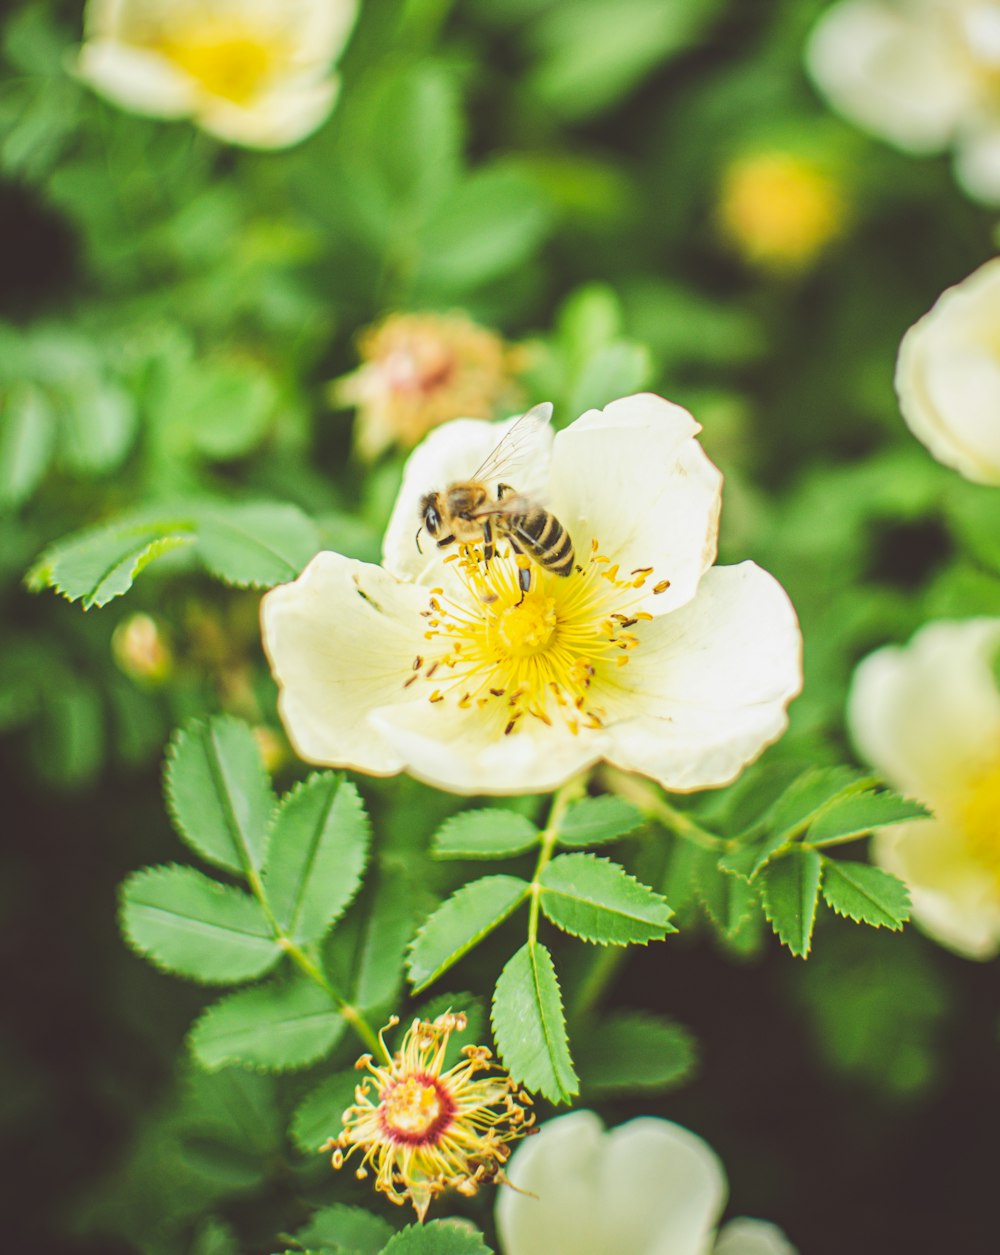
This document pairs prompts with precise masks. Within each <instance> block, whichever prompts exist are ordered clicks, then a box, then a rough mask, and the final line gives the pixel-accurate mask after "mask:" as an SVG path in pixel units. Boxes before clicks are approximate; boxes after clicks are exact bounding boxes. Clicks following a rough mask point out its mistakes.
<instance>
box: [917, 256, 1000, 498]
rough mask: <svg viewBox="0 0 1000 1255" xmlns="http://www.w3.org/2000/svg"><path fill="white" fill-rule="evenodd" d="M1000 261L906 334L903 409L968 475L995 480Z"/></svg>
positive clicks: (946, 459)
mask: <svg viewBox="0 0 1000 1255" xmlns="http://www.w3.org/2000/svg"><path fill="white" fill-rule="evenodd" d="M998 321H1000V258H998V259H995V260H993V261H991V262H987V263H986V265H985V266H981V267H980V268H979V269H978V270H977V271H975V273H974V274H972V275H970V276H969V278H968V279H966V280H965V281H964V282H962V283H960V284H958V285H957V286H955V287H953V288H949V289H948V291H947V292H945V293H944V294H943V295H942V296H941V297H940V298H939V300H938V301H937V302H936V304H935V305H934V307H933V308H932V309H931V310H930V311H929V312H928V313H927V314H925V315H924V317H923V318H921V319H920V321H919V322H917V323H916V324H915V325H914V326H913V327H911V328H910V330H909V331H908V332H907V333H906V335H905V336H904V337H903V342H902V344H901V345H900V349H899V359H898V362H897V364H896V391H897V393H898V394H899V404H900V409H901V410H902V412H903V417H904V418H905V419H906V421H907V423H908V424H909V426H910V429H911V430H912V431H913V433H914V435H915V436H916V437H917V438H918V439H919V440H921V441H922V442H923V443H924V444H925V445H926V446H927V447H928V449H930V451H931V453H933V455H934V456H935V457H936V458H937V459H938V461H940V462H943V463H944V464H945V465H946V466H952V467H954V468H955V469H956V470H958V471H960V472H961V473H962V474H963V475H965V476H966V478H968V479H972V480H976V481H978V482H981V483H989V484H1000V344H998V342H997V338H996V331H995V329H996V326H997V324H998Z"/></svg>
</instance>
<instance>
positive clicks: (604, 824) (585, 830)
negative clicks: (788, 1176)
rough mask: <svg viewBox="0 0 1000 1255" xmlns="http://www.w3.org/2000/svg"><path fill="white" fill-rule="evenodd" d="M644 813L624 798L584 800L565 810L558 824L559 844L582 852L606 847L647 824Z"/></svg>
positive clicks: (607, 796)
mask: <svg viewBox="0 0 1000 1255" xmlns="http://www.w3.org/2000/svg"><path fill="white" fill-rule="evenodd" d="M644 822H645V821H644V819H643V815H642V812H641V811H640V810H639V808H638V807H636V806H633V805H632V803H631V802H626V800H625V799H624V798H623V797H616V796H615V795H614V794H613V793H607V794H605V795H604V796H603V797H583V798H580V800H579V801H577V802H573V803H572V804H571V805H570V806H568V807H567V808H566V812H565V814H564V815H563V817H562V819H561V820H560V821H559V828H558V830H557V832H556V841H557V842H558V843H559V845H565V846H569V847H570V848H571V849H572V848H579V847H580V846H586V845H604V844H605V843H606V842H608V841H616V840H617V839H618V838H619V837H624V836H625V835H626V833H629V832H634V831H635V829H636V828H639V827H641V826H642V824H643V823H644Z"/></svg>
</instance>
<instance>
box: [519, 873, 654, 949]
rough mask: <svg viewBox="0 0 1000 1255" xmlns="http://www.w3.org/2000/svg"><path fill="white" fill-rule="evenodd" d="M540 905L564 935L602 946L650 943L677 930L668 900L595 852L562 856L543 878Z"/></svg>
mask: <svg viewBox="0 0 1000 1255" xmlns="http://www.w3.org/2000/svg"><path fill="white" fill-rule="evenodd" d="M541 886H542V890H543V892H542V897H541V907H542V910H543V911H544V912H545V915H546V917H547V918H548V919H550V920H551V921H552V923H553V924H555V925H556V927H558V928H561V929H563V931H564V932H568V933H572V934H573V936H574V937H582V938H583V939H584V941H595V942H598V943H599V944H600V945H614V946H625V945H628V944H629V943H636V944H638V945H645V944H646V943H647V942H649V941H662V939H663V938H664V937H665V936H666V935H667V933H672V932H676V931H677V930H676V929H675V928H674V926H673V925H672V924H671V923H670V917H671V916H672V915H673V911H672V910H671V909H670V907H669V906H668V905H667V901H666V899H665V898H663V897H661V896H660V894H658V893H654V892H653V890H652V889H650V888H649V887H648V886H647V885H644V884H642V883H640V881H638V880H636V879H635V877H634V876H630V875H629V874H628V873H627V872H626V871H625V869H624V868H622V867H619V866H618V864H617V863H612V862H611V861H610V859H605V858H598V857H597V855H596V854H562V855H560V856H559V857H558V858H556V859H553V861H552V862H551V863H549V865H548V867H546V868H545V870H544V871H543V872H542V876H541Z"/></svg>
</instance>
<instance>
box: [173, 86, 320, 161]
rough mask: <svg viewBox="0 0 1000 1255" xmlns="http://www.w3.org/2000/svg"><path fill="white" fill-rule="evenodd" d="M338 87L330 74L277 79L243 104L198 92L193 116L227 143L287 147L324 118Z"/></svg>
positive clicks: (256, 146)
mask: <svg viewBox="0 0 1000 1255" xmlns="http://www.w3.org/2000/svg"><path fill="white" fill-rule="evenodd" d="M338 87H339V83H338V80H337V79H336V77H335V76H333V75H331V76H329V77H327V78H325V79H323V80H322V81H320V82H310V81H308V80H305V79H303V80H302V81H300V82H295V83H279V84H277V85H276V86H275V87H274V89H273V90H272V91H269V92H268V93H267V94H266V95H264V96H259V97H257V98H255V99H254V100H252V101H249V102H248V103H247V104H246V105H238V104H235V103H234V102H233V101H231V100H224V99H222V98H221V97H219V96H210V95H208V94H207V93H202V95H201V99H200V101H199V105H198V108H197V110H196V111H195V116H196V118H197V120H198V122H199V124H200V125H201V126H202V127H203V128H204V129H205V130H206V131H209V132H210V133H211V134H212V135H216V136H218V137H219V139H223V140H225V141H226V142H227V143H230V144H242V145H243V146H244V147H246V148H287V147H288V146H289V145H291V144H297V143H298V142H299V141H300V140H303V139H305V138H306V136H307V135H311V134H312V132H313V131H315V130H316V128H317V127H319V126H321V125H322V123H323V122H325V121H326V119H327V117H328V116H329V113H330V110H331V109H332V108H333V104H334V101H335V99H336V96H337V90H338Z"/></svg>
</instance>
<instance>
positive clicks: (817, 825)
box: [806, 790, 930, 845]
mask: <svg viewBox="0 0 1000 1255" xmlns="http://www.w3.org/2000/svg"><path fill="white" fill-rule="evenodd" d="M929 813H930V812H929V811H928V810H927V807H926V806H923V805H922V804H921V803H920V802H914V801H911V800H909V799H908V798H903V797H900V796H899V795H898V794H896V793H892V792H890V791H888V790H887V791H885V792H882V793H874V792H865V793H861V794H851V795H849V796H847V797H843V798H838V799H837V800H835V801H834V802H832V803H831V804H830V806H829V807H828V808H827V809H826V810H824V811H823V813H822V814H821V815H820V816H819V818H818V819H817V820H816V821H815V822H814V823H813V824H812V825H811V826H810V828H809V831H808V833H807V834H806V839H807V840H808V841H809V843H810V844H811V845H822V844H823V843H824V842H826V841H832V840H838V841H843V840H846V839H848V838H852V837H860V836H863V835H864V834H865V833H866V832H871V830H872V829H873V828H882V827H885V825H886V824H898V823H902V822H903V821H904V820H907V819H926V818H927V816H928V814H929Z"/></svg>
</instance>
